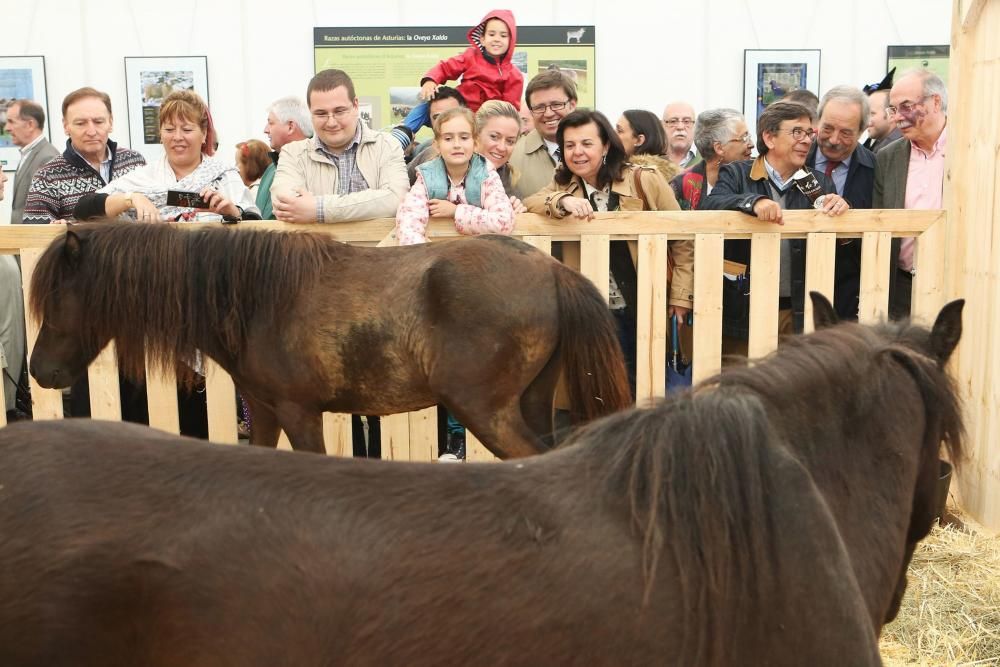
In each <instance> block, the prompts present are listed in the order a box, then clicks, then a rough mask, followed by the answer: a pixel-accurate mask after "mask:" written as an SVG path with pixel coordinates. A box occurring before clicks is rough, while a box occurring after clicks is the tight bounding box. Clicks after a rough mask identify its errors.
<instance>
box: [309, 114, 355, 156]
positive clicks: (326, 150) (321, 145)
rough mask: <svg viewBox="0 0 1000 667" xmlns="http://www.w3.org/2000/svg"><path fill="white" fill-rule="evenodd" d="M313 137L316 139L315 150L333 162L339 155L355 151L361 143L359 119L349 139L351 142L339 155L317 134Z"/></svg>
mask: <svg viewBox="0 0 1000 667" xmlns="http://www.w3.org/2000/svg"><path fill="white" fill-rule="evenodd" d="M313 139H314V140H315V141H316V150H317V151H318V152H319V153H320V155H323V156H325V157H328V158H330V159H331V160H332V161H333V162H334V163H335V164H336V161H337V160H339V159H340V156H341V155H343V154H344V153H347V152H349V151H356V150H357V149H358V146H359V145H360V144H361V121H360V120H358V126H357V128H356V129H355V130H354V139H352V140H351V144H350V145H349V146H348V147H347V148H345V149H344V150H343V152H342V153H340V154H339V155H338V154H337V153H334V152H333V151H331V150H330V149H329V148H328V147H327V145H326V144H324V143H323V142H322V141H321V140H320V138H319V134H317V135H316V136H315V137H313Z"/></svg>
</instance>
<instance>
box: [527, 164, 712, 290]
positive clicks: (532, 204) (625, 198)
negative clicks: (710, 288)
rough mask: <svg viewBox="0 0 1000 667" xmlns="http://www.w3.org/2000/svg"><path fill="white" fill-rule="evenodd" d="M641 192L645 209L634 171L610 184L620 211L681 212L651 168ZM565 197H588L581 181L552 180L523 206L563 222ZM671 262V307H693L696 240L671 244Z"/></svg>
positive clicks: (642, 179)
mask: <svg viewBox="0 0 1000 667" xmlns="http://www.w3.org/2000/svg"><path fill="white" fill-rule="evenodd" d="M640 182H641V183H642V191H643V193H644V194H645V195H646V206H645V207H644V206H643V201H642V199H640V197H639V195H638V193H637V192H636V191H635V182H634V177H633V176H632V170H631V169H626V170H625V178H624V179H623V180H620V181H615V182H614V183H612V184H611V191H612V192H614V193H616V194H617V195H618V210H619V211H642V210H648V211H679V210H680V206H679V205H678V204H677V198H676V197H675V196H674V191H673V189H672V188H671V187H670V184H669V183H667V181H666V180H665V179H664V178H663V176H661V175H660V174H659V173H657V172H656V170H655V169H653V168H651V167H643V168H642V171H641V175H640ZM563 197H586V193H585V192H584V188H583V186H582V185H581V184H580V179H578V178H573V180H571V181H570V182H569V183H568V184H567V185H565V186H562V185H557V184H556V182H555V181H554V180H553V181H551V182H550V183H549V184H548V186H546V187H545V189H543V190H542V191H541V192H538V193H536V194H534V195H532V196H530V197H528V198H527V199H525V200H524V206H525V208H527V209H528V211H529V212H531V213H540V214H542V215H548V216H550V217H553V218H556V219H561V218H565V217H566V211H564V210H563V208H562V207H561V206H560V205H559V200H560V199H562V198H563ZM635 245H636V243H635V242H634V241H629V246H630V249H631V250H632V258H633V260H634V259H635V257H636V255H637V252H636V250H635V248H634V246H635ZM669 253H670V259H671V260H672V262H673V265H674V273H673V279H672V280H671V281H670V298H669V301H670V305H672V306H681V307H684V308H692V307H693V304H694V241H670V242H669Z"/></svg>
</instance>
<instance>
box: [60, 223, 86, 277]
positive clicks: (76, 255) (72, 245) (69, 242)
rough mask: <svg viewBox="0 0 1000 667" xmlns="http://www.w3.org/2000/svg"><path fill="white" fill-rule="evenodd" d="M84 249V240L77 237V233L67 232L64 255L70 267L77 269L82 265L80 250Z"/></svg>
mask: <svg viewBox="0 0 1000 667" xmlns="http://www.w3.org/2000/svg"><path fill="white" fill-rule="evenodd" d="M82 248H83V240H82V239H81V238H80V237H79V236H77V234H76V232H74V231H72V230H66V245H65V247H64V248H63V253H64V254H65V255H66V261H68V262H69V265H70V266H72V267H74V268H75V267H76V266H77V265H78V264H79V263H80V250H81V249H82Z"/></svg>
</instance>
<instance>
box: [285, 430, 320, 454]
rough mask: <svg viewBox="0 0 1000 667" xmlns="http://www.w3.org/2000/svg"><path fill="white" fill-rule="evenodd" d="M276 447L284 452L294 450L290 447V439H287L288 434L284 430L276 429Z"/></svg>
mask: <svg viewBox="0 0 1000 667" xmlns="http://www.w3.org/2000/svg"><path fill="white" fill-rule="evenodd" d="M324 447H325V443H324ZM277 449H282V450H284V451H286V452H293V451H295V450H294V449H293V448H292V441H291V440H289V439H288V434H287V433H285V431H284V430H281V431H278V445H277Z"/></svg>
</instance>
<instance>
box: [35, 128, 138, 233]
mask: <svg viewBox="0 0 1000 667" xmlns="http://www.w3.org/2000/svg"><path fill="white" fill-rule="evenodd" d="M108 148H110V149H111V180H114V179H116V178H118V177H119V176H124V175H125V174H127V173H129V172H130V171H132V170H133V169H135V168H137V167H141V166H143V165H145V164H146V159H145V158H144V157H143V156H142V155H141V154H140V153H137V152H136V151H133V150H130V149H128V148H118V146H117V145H116V144H115V142H113V141H108ZM105 185H107V183H106V182H105V181H104V179H103V178H101V174H100V172H98V171H97V170H95V169H94V168H93V167H92V166H90V164H89V163H88V162H87V161H86V160H84V159H83V158H82V157H80V155H79V154H78V153H77V152H76V151H75V150H73V146H72V144H71V143H70V140H68V139H67V140H66V150H65V151H64V152H63V154H62V155H60V156H59V157H57V158H55V159H54V160H52V161H51V162H49V163H48V164H45V165H43V166H42V167H40V168H39V169H38V171H36V172H35V175H34V177H33V178H32V179H31V186H30V187H29V188H28V198H27V201H26V202H25V204H24V218H23V222H24V223H25V224H36V225H39V224H41V225H44V224H48V223H50V222H52V221H53V220H72V219H73V208H74V207H75V206H76V202H77V201H79V199H80V197H82V196H83V195H85V194H88V193H90V192H96V191H97V190H100V189H101V188H103V187H104V186H105Z"/></svg>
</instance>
